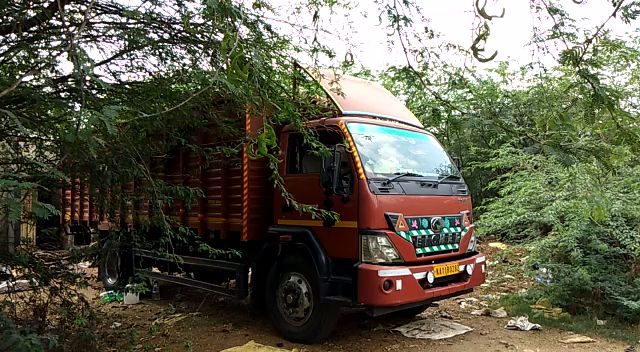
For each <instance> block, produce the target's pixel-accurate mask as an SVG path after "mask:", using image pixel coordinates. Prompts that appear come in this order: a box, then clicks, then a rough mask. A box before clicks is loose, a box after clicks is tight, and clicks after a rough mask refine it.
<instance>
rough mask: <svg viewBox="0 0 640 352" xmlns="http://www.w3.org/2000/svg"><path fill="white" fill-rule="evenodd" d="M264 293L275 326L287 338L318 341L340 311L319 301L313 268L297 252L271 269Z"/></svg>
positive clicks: (304, 341)
mask: <svg viewBox="0 0 640 352" xmlns="http://www.w3.org/2000/svg"><path fill="white" fill-rule="evenodd" d="M266 294H267V297H266V301H267V307H268V309H269V315H270V316H271V319H272V320H273V322H274V325H275V326H276V329H278V331H279V332H280V333H281V334H282V335H283V336H284V337H285V338H286V339H288V340H290V341H293V342H301V343H315V342H319V341H321V340H323V339H325V338H326V337H327V336H329V334H331V332H332V331H333V329H334V328H335V325H336V322H337V320H338V316H339V313H340V310H339V308H338V306H336V305H334V304H330V303H326V302H321V300H320V292H319V278H318V275H317V273H316V270H315V268H314V267H313V266H311V265H310V263H309V261H308V260H305V258H304V257H303V256H301V255H299V254H295V253H294V254H292V255H288V256H287V257H285V258H284V259H283V260H282V261H281V262H280V263H279V264H276V265H274V266H273V267H272V268H271V270H270V271H269V276H268V278H267V290H266Z"/></svg>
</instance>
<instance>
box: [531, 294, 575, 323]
mask: <svg viewBox="0 0 640 352" xmlns="http://www.w3.org/2000/svg"><path fill="white" fill-rule="evenodd" d="M530 307H531V309H532V310H533V311H534V312H536V313H542V315H544V317H545V318H549V319H558V318H568V317H569V316H570V315H569V313H567V312H564V311H563V310H562V308H554V307H553V306H552V305H551V302H549V300H548V299H546V298H540V299H539V300H538V301H537V302H536V304H533V305H531V306H530Z"/></svg>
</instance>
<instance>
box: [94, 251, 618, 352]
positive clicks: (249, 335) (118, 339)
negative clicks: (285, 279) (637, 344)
mask: <svg viewBox="0 0 640 352" xmlns="http://www.w3.org/2000/svg"><path fill="white" fill-rule="evenodd" d="M485 250H486V251H487V252H488V256H489V257H492V256H493V255H494V254H495V249H492V248H485ZM504 276H505V274H504V273H502V272H500V273H493V274H490V275H489V277H488V279H489V284H488V285H485V286H484V287H483V288H481V289H478V290H476V291H475V292H474V293H473V294H471V295H469V296H470V297H476V298H478V299H479V301H478V304H481V302H484V301H486V300H487V299H488V298H487V297H490V296H495V295H498V294H500V293H501V292H510V291H514V290H519V289H521V287H520V286H521V285H520V282H521V280H519V279H518V278H513V279H512V278H511V277H512V276H511V275H507V277H506V278H505V277H504ZM513 276H516V277H518V276H517V275H513ZM98 293H99V285H98V283H96V286H95V287H94V288H93V289H91V290H89V291H88V292H87V294H88V295H89V296H91V297H92V299H93V301H94V302H95V305H96V307H97V309H98V311H99V312H100V313H101V314H100V319H101V323H100V331H99V334H98V335H99V339H100V347H101V350H105V351H128V350H134V351H220V350H223V349H225V348H229V347H233V346H238V345H243V344H245V343H246V342H248V341H250V340H255V341H256V342H259V343H262V344H265V345H269V346H277V347H281V348H284V349H288V350H296V351H349V352H358V351H409V350H410V351H441V352H449V351H463V352H464V351H470V352H471V351H472V352H478V351H539V352H545V351H588V352H589V351H594V352H595V351H620V352H621V351H624V350H625V348H627V346H628V345H627V344H625V343H623V342H620V341H613V340H609V339H605V338H603V337H600V336H598V335H592V336H591V337H592V338H594V339H595V340H596V342H592V343H583V344H564V343H561V342H559V340H560V339H562V338H563V337H566V336H567V334H569V332H567V331H562V330H557V329H553V328H549V327H544V326H543V330H542V331H512V330H506V329H505V328H504V326H505V324H506V323H507V321H508V320H509V318H493V317H485V316H475V315H471V314H470V311H471V308H469V307H463V306H461V305H460V303H459V301H456V300H455V299H450V300H447V301H443V302H440V304H439V306H438V307H432V308H429V309H427V310H426V311H425V312H424V313H423V314H422V315H421V316H419V317H418V318H424V319H436V318H437V319H452V320H453V321H456V322H458V323H461V324H464V325H467V326H470V327H472V328H473V329H474V330H473V331H471V332H469V333H467V334H464V335H461V336H457V337H453V338H450V339H446V340H441V341H429V340H421V339H413V338H407V337H404V336H402V335H401V334H400V333H398V332H392V331H391V329H392V328H393V327H396V326H398V325H401V324H402V323H404V322H407V321H408V320H404V321H403V320H399V319H397V318H396V319H394V318H388V317H387V318H385V317H380V318H376V319H372V318H369V317H367V316H366V315H365V314H364V313H363V312H359V311H347V312H345V314H344V315H343V317H342V319H341V320H340V321H339V323H338V328H337V329H336V331H335V333H334V334H333V335H332V336H331V337H330V338H329V339H328V340H327V341H326V342H324V343H322V344H318V345H312V346H307V345H300V344H294V343H290V342H288V341H286V340H284V339H283V338H281V337H280V336H279V335H278V333H277V332H276V331H275V329H274V328H273V327H272V325H271V323H270V321H269V319H268V318H267V317H266V315H265V314H256V313H253V312H250V311H249V309H248V307H247V305H246V304H245V303H244V302H240V301H237V300H230V299H224V298H221V297H217V296H215V295H212V294H207V293H204V292H201V291H198V290H194V289H188V288H182V287H167V286H163V287H161V297H162V299H161V300H158V301H154V300H150V299H144V300H142V301H141V303H140V304H137V305H124V304H120V303H108V304H102V303H100V302H99V300H98V298H97V296H98ZM445 317H446V318H445ZM114 323H116V324H114Z"/></svg>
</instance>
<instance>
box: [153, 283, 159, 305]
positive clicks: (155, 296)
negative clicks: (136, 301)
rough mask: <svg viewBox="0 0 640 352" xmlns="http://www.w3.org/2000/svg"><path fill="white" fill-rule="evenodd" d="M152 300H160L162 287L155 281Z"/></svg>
mask: <svg viewBox="0 0 640 352" xmlns="http://www.w3.org/2000/svg"><path fill="white" fill-rule="evenodd" d="M151 299H152V300H154V301H157V300H159V299H160V286H159V285H158V281H156V280H154V281H153V284H152V286H151Z"/></svg>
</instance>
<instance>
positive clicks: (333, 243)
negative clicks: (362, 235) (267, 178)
mask: <svg viewBox="0 0 640 352" xmlns="http://www.w3.org/2000/svg"><path fill="white" fill-rule="evenodd" d="M317 132H318V140H319V141H320V142H321V143H323V144H324V145H325V146H327V147H328V148H330V149H332V148H333V146H335V145H336V144H342V143H343V136H342V134H341V133H340V132H339V131H337V130H330V129H322V130H318V131H317ZM283 137H284V138H283V144H284V145H283V146H282V147H283V148H282V150H284V151H286V153H285V155H284V156H285V162H284V173H283V174H284V176H283V178H284V182H285V186H286V188H287V190H288V192H289V193H290V194H291V195H292V196H293V197H294V198H295V199H296V200H297V201H298V202H300V203H302V204H307V205H312V206H315V207H318V208H320V209H326V210H332V211H335V212H337V213H338V214H339V215H340V220H339V221H338V222H337V223H335V224H330V223H327V222H323V220H322V219H317V218H316V219H313V218H312V217H311V215H310V214H306V213H301V212H299V211H297V210H295V209H293V208H292V207H289V206H287V205H286V202H285V201H284V200H283V197H282V195H277V196H276V199H277V201H276V204H277V206H278V204H279V206H278V208H277V209H274V210H275V213H276V220H277V224H278V225H284V226H301V227H306V228H309V229H310V230H311V231H312V232H313V233H314V234H315V235H316V236H318V238H319V240H320V242H321V243H322V245H323V247H324V249H325V251H326V252H327V254H329V255H330V256H331V257H334V258H351V259H354V258H357V257H358V236H357V235H358V224H357V218H358V209H357V199H358V197H357V191H358V190H357V182H355V175H356V174H355V169H354V168H353V162H352V159H351V155H350V153H346V152H343V155H342V165H341V170H340V176H341V184H342V187H343V188H344V189H345V190H346V192H345V193H347V195H327V193H326V192H325V189H324V188H323V187H322V185H321V184H320V174H321V172H322V158H321V157H320V156H318V155H317V154H315V153H314V151H313V149H312V148H311V146H310V145H308V144H307V143H305V142H304V138H303V136H302V134H300V133H296V132H290V133H287V134H286V135H285V136H283Z"/></svg>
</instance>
